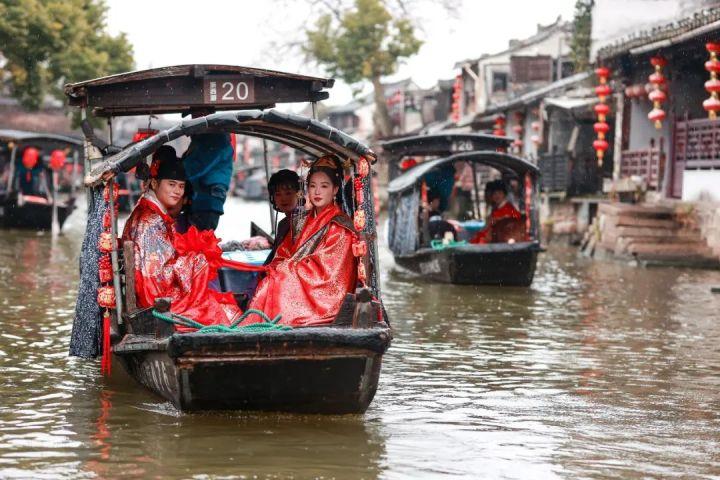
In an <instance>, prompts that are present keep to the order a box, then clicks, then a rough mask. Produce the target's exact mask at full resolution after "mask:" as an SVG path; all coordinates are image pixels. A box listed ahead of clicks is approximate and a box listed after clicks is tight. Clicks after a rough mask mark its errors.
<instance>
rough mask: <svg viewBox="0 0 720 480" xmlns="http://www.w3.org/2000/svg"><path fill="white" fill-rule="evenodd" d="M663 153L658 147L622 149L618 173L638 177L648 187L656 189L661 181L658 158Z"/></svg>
mask: <svg viewBox="0 0 720 480" xmlns="http://www.w3.org/2000/svg"><path fill="white" fill-rule="evenodd" d="M663 155H664V153H663V152H662V151H661V150H660V149H658V148H647V149H644V150H624V151H623V152H622V160H621V161H620V175H621V176H623V177H632V176H634V177H640V178H642V179H643V180H645V182H646V183H647V186H648V188H649V189H653V190H657V188H658V186H659V185H660V183H661V182H662V179H661V178H660V159H661V158H662V156H663Z"/></svg>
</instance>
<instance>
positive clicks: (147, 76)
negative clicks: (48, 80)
mask: <svg viewBox="0 0 720 480" xmlns="http://www.w3.org/2000/svg"><path fill="white" fill-rule="evenodd" d="M334 82H335V81H334V80H333V79H332V78H321V77H309V76H305V75H296V74H292V73H285V72H278V71H274V70H263V69H259V68H250V67H241V66H235V65H202V64H196V65H176V66H170V67H161V68H152V69H149V70H138V71H135V72H127V73H121V74H118V75H110V76H107V77H102V78H96V79H93V80H86V81H84V82H78V83H71V84H68V85H65V94H66V95H67V96H68V98H69V103H70V105H72V106H77V107H83V108H90V109H92V110H93V112H94V114H95V115H97V116H102V117H110V116H116V115H145V114H154V113H155V114H157V113H178V112H189V111H192V110H203V111H206V112H207V111H210V112H215V111H219V110H243V109H256V108H269V107H273V106H275V104H277V103H291V102H317V101H320V100H325V99H327V98H328V97H329V93H328V92H326V91H324V89H328V88H332V86H333V84H334Z"/></svg>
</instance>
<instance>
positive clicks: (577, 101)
mask: <svg viewBox="0 0 720 480" xmlns="http://www.w3.org/2000/svg"><path fill="white" fill-rule="evenodd" d="M597 101H598V100H597V98H592V97H590V98H569V97H558V98H551V97H549V98H546V99H545V100H544V103H545V106H546V107H557V108H561V109H563V110H578V109H585V108H589V107H590V106H592V105H595V104H596V103H597Z"/></svg>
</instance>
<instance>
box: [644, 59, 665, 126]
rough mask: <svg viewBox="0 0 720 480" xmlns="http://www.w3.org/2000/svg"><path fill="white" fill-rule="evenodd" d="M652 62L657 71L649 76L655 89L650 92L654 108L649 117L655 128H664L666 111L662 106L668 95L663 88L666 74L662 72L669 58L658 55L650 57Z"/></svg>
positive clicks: (649, 95)
mask: <svg viewBox="0 0 720 480" xmlns="http://www.w3.org/2000/svg"><path fill="white" fill-rule="evenodd" d="M650 64H651V65H652V66H653V67H654V68H655V72H654V73H653V74H651V75H650V76H649V77H648V80H650V83H652V85H653V89H652V91H651V92H650V93H648V98H649V99H650V101H651V102H653V109H652V110H651V111H650V113H648V118H649V119H650V120H651V121H653V122H655V128H662V121H663V120H664V119H665V111H664V110H663V109H662V108H660V107H662V104H663V102H664V101H665V100H667V95H665V92H663V91H662V89H663V88H664V86H665V82H666V80H665V76H664V75H663V74H662V69H663V67H665V66H666V65H667V60H665V59H664V58H663V57H660V56H656V57H652V58H651V59H650Z"/></svg>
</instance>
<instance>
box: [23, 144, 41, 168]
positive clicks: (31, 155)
mask: <svg viewBox="0 0 720 480" xmlns="http://www.w3.org/2000/svg"><path fill="white" fill-rule="evenodd" d="M39 159H40V151H39V150H38V149H37V148H35V147H27V148H26V149H25V151H24V152H23V156H22V165H23V167H25V168H26V169H28V170H32V169H33V168H35V166H36V165H37V164H38V160H39Z"/></svg>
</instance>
